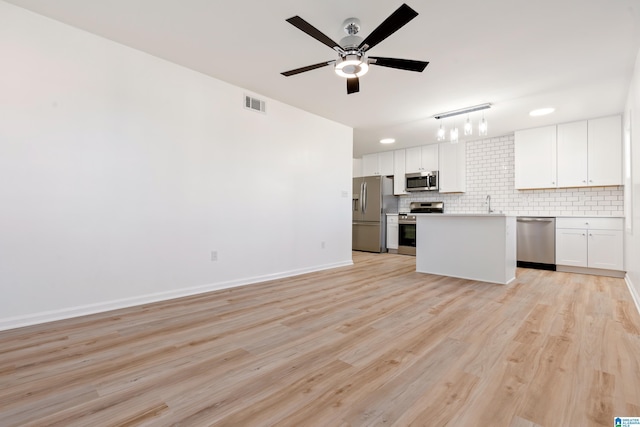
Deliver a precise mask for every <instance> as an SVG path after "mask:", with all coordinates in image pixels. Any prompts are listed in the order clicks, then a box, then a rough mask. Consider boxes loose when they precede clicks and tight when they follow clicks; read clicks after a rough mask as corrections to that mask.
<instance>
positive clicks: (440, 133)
mask: <svg viewBox="0 0 640 427" xmlns="http://www.w3.org/2000/svg"><path fill="white" fill-rule="evenodd" d="M445 137H446V131H445V130H444V127H443V126H442V122H440V127H439V128H438V141H444V139H445Z"/></svg>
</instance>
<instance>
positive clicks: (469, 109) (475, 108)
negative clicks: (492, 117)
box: [433, 103, 491, 119]
mask: <svg viewBox="0 0 640 427" xmlns="http://www.w3.org/2000/svg"><path fill="white" fill-rule="evenodd" d="M487 108H491V104H490V103H486V104H480V105H474V106H473V107H467V108H461V109H460V110H453V111H447V112H446V113H440V114H436V115H435V116H433V117H434V118H435V119H445V118H447V117H452V116H457V115H459V114H467V113H472V112H474V111H480V110H486V109H487Z"/></svg>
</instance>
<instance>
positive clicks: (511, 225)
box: [416, 214, 516, 285]
mask: <svg viewBox="0 0 640 427" xmlns="http://www.w3.org/2000/svg"><path fill="white" fill-rule="evenodd" d="M416 271H417V272H419V273H430V274H438V275H441V276H451V277H459V278H463V279H471V280H480V281H483V282H492V283H499V284H503V285H504V284H507V283H509V282H511V281H512V280H514V279H515V277H516V217H515V216H510V215H504V214H484V215H483V214H416Z"/></svg>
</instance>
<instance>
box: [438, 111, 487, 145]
mask: <svg viewBox="0 0 640 427" xmlns="http://www.w3.org/2000/svg"><path fill="white" fill-rule="evenodd" d="M487 108H491V104H490V103H486V104H479V105H474V106H472V107H466V108H461V109H459V110H452V111H447V112H445V113H439V114H436V115H434V116H433V118H435V119H438V120H442V119H445V118H447V117H454V116H458V115H460V114H466V115H467V120H466V121H465V123H464V128H463V129H464V135H465V136H470V135H472V134H473V124H472V123H471V117H470V114H471V113H473V112H475V111H480V110H486V109H487ZM487 132H488V126H487V120H486V119H485V117H484V112H483V113H482V119H481V120H480V123H479V124H478V133H479V134H480V136H487ZM444 139H445V130H444V127H443V126H442V122H440V127H439V128H438V141H444ZM458 140H459V139H458V128H457V127H456V126H455V121H454V123H453V127H452V128H451V130H450V131H449V141H450V142H451V143H453V144H455V143H456V142H458Z"/></svg>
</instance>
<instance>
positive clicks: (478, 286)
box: [0, 252, 640, 427]
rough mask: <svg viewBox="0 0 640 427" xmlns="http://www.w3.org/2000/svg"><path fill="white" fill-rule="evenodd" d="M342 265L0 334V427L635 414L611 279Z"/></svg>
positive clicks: (586, 420)
mask: <svg viewBox="0 0 640 427" xmlns="http://www.w3.org/2000/svg"><path fill="white" fill-rule="evenodd" d="M354 262H355V265H354V266H350V267H342V268H337V269H333V270H328V271H323V272H318V273H312V274H307V275H302V276H297V277H294V278H289V279H283V280H275V281H271V282H266V283H261V284H256V285H251V286H245V287H240V288H235V289H229V290H224V291H218V292H212V293H208V294H203V295H198V296H193V297H188V298H182V299H177V300H171V301H166V302H161V303H156V304H149V305H145V306H141V307H134V308H129V309H123V310H118V311H113V312H109V313H102V314H98V315H93V316H87V317H83V318H77V319H69V320H64V321H60V322H54V323H49V324H44V325H38V326H33V327H27V328H22V329H15V330H11V331H5V332H0V426H3V427H6V426H65V427H66V426H127V425H153V426H156V425H160V426H164V425H181V426H270V425H277V426H377V425H384V426H445V425H451V426H483V427H484V426H506V427H525V426H527V427H534V426H569V425H571V426H612V425H613V417H614V416H640V316H639V314H638V312H637V311H636V308H635V306H634V305H633V301H632V299H631V296H630V294H629V291H628V289H627V288H626V285H625V283H624V281H623V280H622V279H614V278H606V277H596V276H588V275H578V274H570V273H556V272H548V271H540V270H529V269H519V270H518V277H517V280H516V281H515V282H513V283H512V284H510V285H507V286H504V285H494V284H488V283H482V282H475V281H468V280H461V279H453V278H446V277H440V276H433V275H426V274H420V273H416V272H415V271H414V268H415V259H414V258H412V257H407V256H402V255H390V254H382V255H380V254H367V253H360V252H355V253H354Z"/></svg>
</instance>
